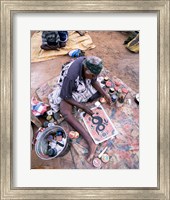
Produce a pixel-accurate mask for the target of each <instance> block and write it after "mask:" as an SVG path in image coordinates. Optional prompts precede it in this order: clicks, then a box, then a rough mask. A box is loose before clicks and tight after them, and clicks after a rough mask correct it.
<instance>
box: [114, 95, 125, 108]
mask: <svg viewBox="0 0 170 200" xmlns="http://www.w3.org/2000/svg"><path fill="white" fill-rule="evenodd" d="M123 104H124V97H123V95H122V94H121V95H120V96H119V97H118V99H117V101H116V107H118V108H119V107H122V106H123Z"/></svg>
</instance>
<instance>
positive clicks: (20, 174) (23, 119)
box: [0, 0, 170, 200]
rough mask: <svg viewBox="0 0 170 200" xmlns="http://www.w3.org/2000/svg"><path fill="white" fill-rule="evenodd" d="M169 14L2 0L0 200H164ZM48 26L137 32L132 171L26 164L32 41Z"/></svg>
mask: <svg viewBox="0 0 170 200" xmlns="http://www.w3.org/2000/svg"><path fill="white" fill-rule="evenodd" d="M169 9H170V6H169V1H163V0H158V1H142V0H138V1H114V0H113V1H112V0H111V1H70V0H69V1H32V0H30V1H3V0H1V140H0V145H1V158H0V159H1V199H4V200H7V199H10V200H12V199H96V200H97V199H141V200H142V199H161V200H162V199H164V200H169V199H170V195H169V194H170V191H169V184H170V179H169V171H170V170H169V169H170V167H169V153H170V148H169V132H170V129H169V127H170V126H169V121H170V114H169V113H170V105H169V103H170V101H169V96H170V94H169V91H170V87H169V82H170V80H169V79H170V78H169V77H170V66H169V60H170V59H169V53H170V52H169V49H170V46H169V45H170V42H169V37H170V35H169V24H170V21H169V20H170V17H169ZM55 28H57V29H58V30H70V31H73V30H80V31H81V30H87V31H89V32H90V31H94V32H95V31H96V32H100V31H105V32H107V33H108V32H114V31H119V32H126V31H134V30H135V31H138V32H139V33H140V40H139V41H140V43H139V44H140V45H139V46H140V51H139V93H140V106H139V165H138V167H136V168H135V167H134V168H132V169H127V168H128V167H124V168H123V167H122V168H115V169H112V168H108V169H102V170H101V169H83V170H82V169H81V170H80V169H76V170H75V169H56V168H55V167H54V168H53V169H50V168H48V167H47V168H43V169H41V168H40V167H38V168H35V167H32V160H33V159H32V157H31V153H30V152H31V138H30V119H31V116H30V110H31V108H30V107H31V105H30V100H31V96H32V94H31V89H30V88H31V87H32V83H33V81H32V80H33V79H32V80H31V78H30V77H31V76H32V74H31V70H32V69H33V67H36V66H35V65H32V64H31V63H32V62H34V61H33V60H32V58H33V57H32V54H31V53H32V52H31V45H32V43H31V37H32V33H33V32H35V31H37V30H38V31H42V30H55ZM99 39H100V38H99ZM99 39H98V40H99ZM106 39H107V38H106ZM96 41H97V40H96ZM105 53H106V51H105V49H103V52H102V51H101V55H100V56H102V54H105ZM113 53H114V54H117V56H119V55H118V52H117V51H116V50H114V51H113ZM40 54H41V52H39V55H40ZM39 59H40V60H39V61H40V62H41V61H42V60H41V59H42V57H41V55H40V57H39ZM47 64H48V63H47ZM62 64H63V63H62ZM115 66H118V64H117V65H116V64H115ZM43 67H44V68H45V67H46V66H43ZM113 68H114V67H113ZM47 73H48V72H47ZM37 77H38V76H36V78H37ZM39 77H40V78H42V77H41V74H39ZM37 82H38V79H37ZM34 83H35V85H36V79H34ZM103 113H104V114H106V113H105V111H104V112H103ZM104 114H103V115H104ZM112 114H113V113H112ZM111 116H112V115H110V116H109V117H111ZM103 119H104V117H103ZM95 122H96V121H94V124H95ZM105 123H106V124H107V120H105ZM94 124H92V125H94ZM114 125H115V124H114ZM115 126H116V125H115ZM127 128H128V127H127ZM102 134H103V132H102ZM117 135H119V133H118V134H117ZM133 155H134V154H132V156H133ZM40 162H41V161H40ZM137 163H138V161H137ZM47 165H48V164H47ZM47 165H46V166H47Z"/></svg>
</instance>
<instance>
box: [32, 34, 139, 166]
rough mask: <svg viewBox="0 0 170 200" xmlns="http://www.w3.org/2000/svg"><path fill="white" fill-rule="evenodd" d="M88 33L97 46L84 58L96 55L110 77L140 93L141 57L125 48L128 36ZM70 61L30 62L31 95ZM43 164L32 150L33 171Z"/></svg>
mask: <svg viewBox="0 0 170 200" xmlns="http://www.w3.org/2000/svg"><path fill="white" fill-rule="evenodd" d="M88 33H89V35H90V36H91V38H92V40H93V43H94V44H95V45H96V47H95V48H94V49H91V50H87V51H86V52H85V55H86V56H89V55H95V56H98V57H100V58H102V60H103V63H104V66H105V67H106V69H108V70H109V71H110V75H111V76H116V77H118V78H120V79H121V80H122V81H123V82H124V83H125V84H126V85H127V86H129V87H130V88H131V89H132V90H134V91H135V92H136V93H138V92H139V54H135V53H132V52H130V51H129V50H128V49H126V48H125V46H124V45H123V43H124V41H125V40H126V39H127V37H128V36H129V33H127V32H126V33H125V32H118V31H117V32H113V31H89V32H88ZM70 59H71V58H70V57H69V55H65V56H58V57H57V58H56V59H52V60H48V61H44V62H37V63H31V95H32V94H33V93H34V91H35V89H37V88H38V87H39V86H41V84H43V83H45V82H46V81H48V80H49V79H51V78H53V77H55V76H57V75H58V74H59V72H60V70H61V66H62V64H64V63H65V62H67V61H70ZM56 160H57V159H56ZM41 162H42V161H41V160H40V159H38V158H37V156H36V154H35V152H34V151H32V163H31V165H32V166H31V168H36V167H38V166H39V165H41V164H40V163H41ZM49 162H50V161H49ZM51 165H53V168H60V167H59V166H60V165H61V162H60V160H57V161H56V162H55V163H51Z"/></svg>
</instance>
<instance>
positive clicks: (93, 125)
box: [81, 102, 118, 144]
mask: <svg viewBox="0 0 170 200" xmlns="http://www.w3.org/2000/svg"><path fill="white" fill-rule="evenodd" d="M91 110H92V111H93V112H94V114H93V115H92V116H90V115H89V114H87V113H85V112H82V113H81V117H82V118H83V122H84V124H85V126H86V128H87V130H88V132H89V134H90V135H91V137H92V139H93V140H94V142H95V144H99V143H102V142H104V141H106V140H108V139H109V138H112V137H114V136H115V135H117V134H118V131H117V130H116V128H115V127H114V125H113V123H112V121H111V120H110V118H109V117H108V115H107V113H106V112H105V110H104V108H103V106H102V105H101V104H100V103H99V102H97V103H96V106H95V107H93V108H91Z"/></svg>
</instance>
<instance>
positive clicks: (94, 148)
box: [87, 142, 97, 162]
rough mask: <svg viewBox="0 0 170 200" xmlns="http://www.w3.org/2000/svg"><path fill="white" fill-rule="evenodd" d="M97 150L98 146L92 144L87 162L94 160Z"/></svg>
mask: <svg viewBox="0 0 170 200" xmlns="http://www.w3.org/2000/svg"><path fill="white" fill-rule="evenodd" d="M96 148H97V145H96V144H95V143H94V142H92V144H91V145H89V154H88V157H87V162H90V161H91V160H92V158H93V157H94V154H95V151H96Z"/></svg>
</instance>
